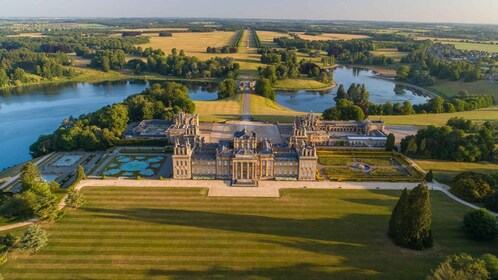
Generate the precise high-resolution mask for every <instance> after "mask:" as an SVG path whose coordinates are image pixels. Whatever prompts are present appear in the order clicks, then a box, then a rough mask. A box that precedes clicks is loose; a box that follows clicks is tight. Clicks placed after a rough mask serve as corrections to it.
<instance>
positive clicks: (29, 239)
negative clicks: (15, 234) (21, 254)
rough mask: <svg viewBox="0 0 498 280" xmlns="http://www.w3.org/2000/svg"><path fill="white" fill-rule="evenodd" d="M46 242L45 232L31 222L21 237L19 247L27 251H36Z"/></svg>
mask: <svg viewBox="0 0 498 280" xmlns="http://www.w3.org/2000/svg"><path fill="white" fill-rule="evenodd" d="M47 242H48V237H47V233H46V232H45V231H44V230H43V229H41V228H40V227H39V226H38V225H36V224H32V225H30V226H29V227H28V229H27V230H26V231H25V232H24V234H23V236H22V237H21V240H20V241H19V248H20V249H21V250H23V251H27V252H36V251H38V250H40V249H41V248H42V247H44V246H46V245H47Z"/></svg>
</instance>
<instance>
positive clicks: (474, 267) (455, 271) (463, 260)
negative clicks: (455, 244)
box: [427, 254, 490, 280]
mask: <svg viewBox="0 0 498 280" xmlns="http://www.w3.org/2000/svg"><path fill="white" fill-rule="evenodd" d="M489 276H490V274H489V271H488V270H487V269H486V263H485V262H484V261H483V260H480V259H475V258H473V257H471V256H469V255H467V254H458V255H454V256H451V257H448V258H447V259H446V260H445V261H444V262H442V263H441V264H440V265H439V266H438V267H437V268H436V270H434V271H433V273H432V275H430V276H429V277H427V280H487V279H489Z"/></svg>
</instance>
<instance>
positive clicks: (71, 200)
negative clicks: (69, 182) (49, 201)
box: [64, 188, 86, 208]
mask: <svg viewBox="0 0 498 280" xmlns="http://www.w3.org/2000/svg"><path fill="white" fill-rule="evenodd" d="M64 202H65V203H66V205H67V206H69V207H72V208H79V207H81V206H82V205H83V204H85V202H86V199H85V197H84V196H83V194H82V193H81V192H80V191H79V190H76V189H74V188H71V189H70V190H69V191H68V193H67V196H66V199H65V201H64Z"/></svg>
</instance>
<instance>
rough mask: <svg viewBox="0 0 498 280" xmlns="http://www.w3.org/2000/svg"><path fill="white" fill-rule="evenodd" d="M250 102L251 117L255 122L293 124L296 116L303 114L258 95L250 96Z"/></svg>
mask: <svg viewBox="0 0 498 280" xmlns="http://www.w3.org/2000/svg"><path fill="white" fill-rule="evenodd" d="M250 102H251V117H252V119H253V120H255V121H267V122H291V121H292V120H293V118H294V116H297V115H300V114H302V113H300V112H296V111H294V110H291V109H288V108H286V107H284V106H281V105H279V104H278V103H277V102H275V101H272V100H270V99H268V98H264V97H262V96H259V95H256V94H251V95H250Z"/></svg>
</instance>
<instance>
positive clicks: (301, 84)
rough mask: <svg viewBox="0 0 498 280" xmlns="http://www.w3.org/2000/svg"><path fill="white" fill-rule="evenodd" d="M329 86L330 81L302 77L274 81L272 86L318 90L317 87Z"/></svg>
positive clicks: (284, 88) (282, 88)
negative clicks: (323, 81)
mask: <svg viewBox="0 0 498 280" xmlns="http://www.w3.org/2000/svg"><path fill="white" fill-rule="evenodd" d="M331 86H332V83H330V84H324V83H322V82H319V81H317V80H315V79H310V78H305V77H302V78H299V79H286V80H279V81H277V82H276V83H275V85H274V86H273V88H274V89H276V90H298V89H314V90H319V89H327V88H330V87H331Z"/></svg>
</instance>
